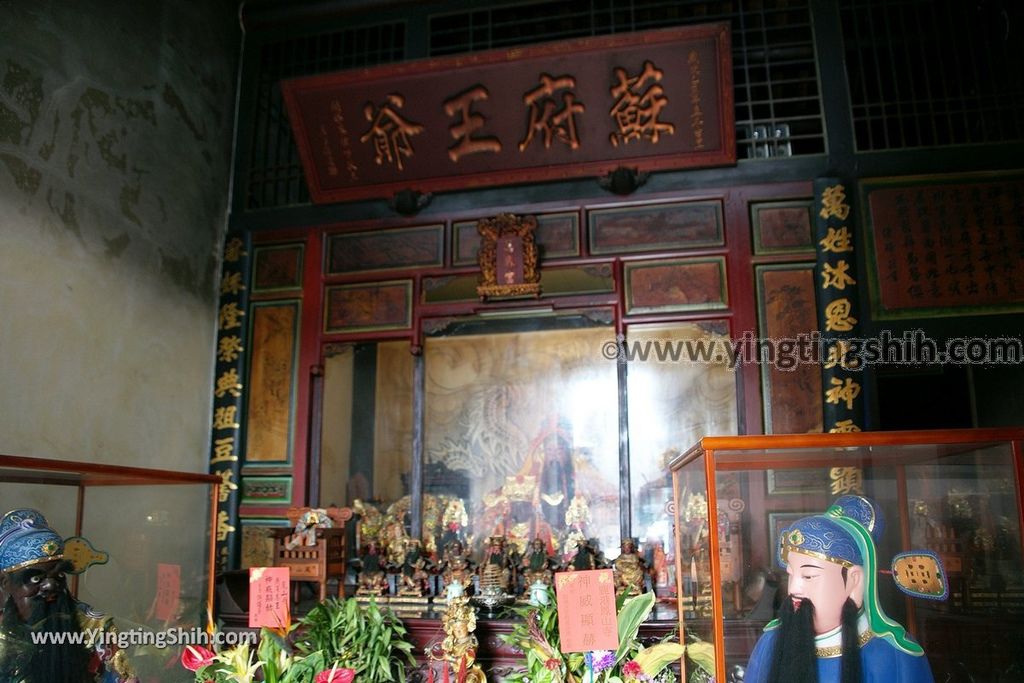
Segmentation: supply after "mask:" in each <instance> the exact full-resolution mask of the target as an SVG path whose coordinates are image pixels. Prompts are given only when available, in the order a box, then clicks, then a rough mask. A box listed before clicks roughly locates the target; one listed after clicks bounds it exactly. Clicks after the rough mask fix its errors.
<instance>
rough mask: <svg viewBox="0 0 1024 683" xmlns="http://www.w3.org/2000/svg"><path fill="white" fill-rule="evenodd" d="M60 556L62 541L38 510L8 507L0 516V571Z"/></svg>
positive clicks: (61, 555) (62, 548)
mask: <svg viewBox="0 0 1024 683" xmlns="http://www.w3.org/2000/svg"><path fill="white" fill-rule="evenodd" d="M63 557H64V541H63V540H61V537H60V535H59V534H57V532H56V531H54V530H53V529H51V528H50V526H49V525H48V524H47V523H46V518H45V517H43V515H42V513H40V512H39V511H38V510H33V509H31V508H21V509H18V510H12V511H11V512H8V513H7V514H6V515H4V516H3V519H0V571H3V572H11V571H15V570H17V569H21V568H23V567H28V566H30V565H33V564H38V563H40V562H49V561H50V560H59V559H62V558H63Z"/></svg>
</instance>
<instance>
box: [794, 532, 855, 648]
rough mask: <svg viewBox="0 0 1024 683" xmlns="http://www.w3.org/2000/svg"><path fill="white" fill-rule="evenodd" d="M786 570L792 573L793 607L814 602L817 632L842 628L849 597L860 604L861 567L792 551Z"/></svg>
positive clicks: (815, 628)
mask: <svg viewBox="0 0 1024 683" xmlns="http://www.w3.org/2000/svg"><path fill="white" fill-rule="evenodd" d="M786 560H787V563H786V573H787V574H788V575H789V597H790V599H791V600H793V607H794V608H796V607H799V606H800V602H801V601H802V600H808V601H810V603H811V604H812V605H814V631H815V633H818V634H822V633H828V632H829V631H831V630H833V629H836V628H838V627H839V624H840V622H841V621H842V613H843V604H845V603H846V599H847V598H853V601H854V602H855V603H856V604H857V606H858V607H859V606H860V597H861V591H860V590H859V588H860V585H861V583H860V579H861V576H862V570H861V569H860V567H851V568H849V569H847V573H846V577H845V579H844V577H843V567H842V565H840V564H836V563H835V562H829V561H828V560H823V559H821V558H818V557H813V556H811V555H804V554H803V553H798V552H796V551H794V550H790V551H789V554H788V556H787V558H786Z"/></svg>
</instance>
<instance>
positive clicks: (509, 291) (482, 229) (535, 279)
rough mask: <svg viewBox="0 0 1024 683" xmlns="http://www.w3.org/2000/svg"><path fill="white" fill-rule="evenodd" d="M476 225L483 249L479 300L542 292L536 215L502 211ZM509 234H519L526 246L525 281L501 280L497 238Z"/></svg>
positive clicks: (480, 261)
mask: <svg viewBox="0 0 1024 683" xmlns="http://www.w3.org/2000/svg"><path fill="white" fill-rule="evenodd" d="M476 229H477V232H479V233H480V251H478V252H477V261H478V263H479V264H480V280H479V282H480V284H479V285H477V288H476V293H477V295H478V296H479V297H480V300H481V301H486V300H487V299H488V298H499V297H519V296H540V271H539V270H538V269H537V243H536V241H535V239H534V231H536V229H537V219H536V217H534V216H516V215H514V214H511V213H502V214H498V215H497V216H495V217H494V218H483V219H481V220H480V221H479V222H477V225H476ZM508 235H515V236H517V237H519V238H520V240H522V246H523V281H522V282H516V283H513V284H506V283H501V282H498V240H499V239H500V238H501V237H505V236H508Z"/></svg>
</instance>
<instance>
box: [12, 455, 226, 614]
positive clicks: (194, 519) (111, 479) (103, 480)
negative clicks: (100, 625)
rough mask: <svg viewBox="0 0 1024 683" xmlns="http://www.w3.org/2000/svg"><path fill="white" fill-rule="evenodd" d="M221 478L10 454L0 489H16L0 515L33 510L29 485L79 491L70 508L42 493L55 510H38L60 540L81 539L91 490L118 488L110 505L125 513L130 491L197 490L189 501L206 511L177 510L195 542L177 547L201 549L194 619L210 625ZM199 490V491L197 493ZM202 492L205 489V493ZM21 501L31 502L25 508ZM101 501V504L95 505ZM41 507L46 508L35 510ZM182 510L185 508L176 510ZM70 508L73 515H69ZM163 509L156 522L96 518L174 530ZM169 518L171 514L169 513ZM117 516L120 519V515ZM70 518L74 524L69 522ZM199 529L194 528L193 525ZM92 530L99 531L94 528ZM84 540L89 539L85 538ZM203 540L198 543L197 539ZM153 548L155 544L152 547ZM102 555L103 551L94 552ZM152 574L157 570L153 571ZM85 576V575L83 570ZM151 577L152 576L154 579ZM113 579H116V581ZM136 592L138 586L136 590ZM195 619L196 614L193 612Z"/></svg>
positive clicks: (134, 548)
mask: <svg viewBox="0 0 1024 683" xmlns="http://www.w3.org/2000/svg"><path fill="white" fill-rule="evenodd" d="M220 484H221V478H220V477H219V476H216V475H213V474H204V473H199V472H180V471H174V470H161V469H149V468H142V467H125V466H119V465H106V464H100V463H87V462H76V461H71V460H59V459H47V458H32V457H24V456H13V455H0V487H2V486H4V485H17V489H12V493H11V494H7V495H4V496H3V498H4V502H5V509H4V510H2V511H0V514H2V513H5V512H7V511H8V510H10V509H14V508H17V507H32V506H35V505H37V504H36V503H35V499H36V498H37V496H35V495H33V493H31V492H30V490H29V489H26V488H25V487H26V485H30V486H41V487H74V488H75V489H77V491H76V495H75V498H74V503H71V501H69V500H68V499H67V498H65V497H63V496H61V495H57V496H50V497H47V496H46V493H40V494H39V496H41V497H42V500H51V501H53V502H54V504H55V505H54V506H46V507H50V508H51V509H40V512H42V513H43V515H44V516H46V517H47V520H48V522H49V523H50V524H51V525H52V526H53V527H54V530H55V531H57V532H58V533H59V534H60V535H61V536H62V537H65V538H67V537H70V536H80V535H82V533H83V523H84V522H85V521H86V520H87V519H88V512H87V510H88V508H87V506H86V493H87V491H90V490H95V489H100V488H105V487H117V488H118V489H119V490H120V491H121V492H122V496H121V498H120V499H119V501H120V503H112V504H113V505H115V506H119V507H120V509H121V510H122V511H124V512H125V513H127V511H128V509H129V508H130V501H127V499H128V498H129V497H130V494H128V495H126V494H125V492H126V491H128V490H129V489H130V488H131V487H146V488H148V487H154V486H160V487H165V486H178V487H187V488H189V489H190V490H193V489H194V490H195V492H194V493H192V494H191V495H192V496H193V497H192V500H195V501H198V500H199V499H200V498H202V499H205V500H206V501H208V508H207V509H206V510H202V509H201V508H198V507H195V506H191V507H189V508H187V509H179V510H178V512H180V513H181V514H182V515H183V516H187V517H188V519H187V520H184V521H185V525H184V528H185V533H186V534H194V537H195V539H196V540H195V542H194V543H193V542H192V541H191V540H190V538H188V537H184V538H182V536H181V535H177V534H176V535H177V537H178V538H179V539H180V541H179V542H180V543H183V544H187V545H189V546H193V545H196V546H198V545H199V544H202V547H201V548H197V549H196V553H195V554H196V555H197V556H198V555H201V556H202V557H203V559H202V566H201V567H200V566H194V567H192V568H191V569H193V570H194V571H196V572H201V582H202V587H201V601H202V602H201V605H200V608H199V609H198V610H197V612H198V615H197V618H198V619H199V620H200V621H203V620H209V619H212V617H213V608H214V578H215V576H214V574H215V563H216V551H215V544H216V538H217V502H218V496H219V492H220ZM197 487H201V488H197ZM202 489H207V491H205V492H203V491H202ZM0 490H2V489H0ZM61 490H63V489H62V488H57V489H54V493H58V494H59V492H60V491H61ZM12 497H16V499H17V504H12V502H11V498H12ZM138 500H140V501H147V500H148V501H153V500H154V496H153V493H152V492H150V494H149V496H139V497H138ZM25 501H29V503H28V504H26V503H25ZM97 502H100V501H97ZM106 502H107V501H103V504H100V505H97V506H96V507H100V508H103V507H105V506H106V505H105V504H106ZM56 506H59V507H60V508H61V510H59V511H56V512H55V511H54V510H53V509H52V507H56ZM38 507H40V508H42V507H44V506H42V505H39V506H38ZM180 507H184V506H180ZM70 509H73V512H72V513H69V510H70ZM166 512H167V511H165V510H154V511H153V514H152V515H151V516H152V517H156V519H148V518H147V519H127V520H125V519H120V518H118V519H116V520H115V518H114V517H112V516H109V515H107V516H104V515H103V514H102V512H101V514H100V518H101V519H103V520H104V521H103V522H101V523H100V525H108V524H113V523H114V522H115V521H116V522H117V523H119V524H120V523H125V522H127V523H129V524H136V525H142V524H145V523H146V522H153V523H155V524H157V525H162V526H163V528H165V529H170V530H172V531H175V529H174V525H173V523H169V522H168V520H166V519H160V517H161V515H162V514H165V513H166ZM172 514H173V512H172ZM118 517H124V515H120V514H119V515H118ZM72 519H73V522H72ZM69 522H71V526H72V527H73V528H67V527H68V523H69ZM193 524H194V525H201V526H194V525H193ZM96 528H100V527H99V526H97V527H96ZM86 536H87V537H88V536H89V534H88V533H87V534H86ZM200 539H201V540H200ZM131 543H132V541H131V539H125V546H126V549H129V546H131ZM154 545H155V544H154ZM98 549H99V550H103V548H98ZM130 549H131V550H132V552H133V553H135V554H138V552H139V548H138V546H131V547H130ZM117 559H118V558H116V557H114V556H113V554H112V553H111V561H115V560H117ZM175 559H177V560H178V561H182V562H184V561H185V560H184V559H180V556H179V557H176V558H175ZM151 569H153V570H154V571H156V569H157V568H156V566H155V565H154V567H151ZM87 571H88V570H87ZM154 578H155V574H154ZM79 579H80V576H73V577H72V580H71V591H72V593H73V594H74V595H76V596H78V589H79ZM116 580H117V578H116V577H115V581H116ZM186 580H187V579H186V576H185V572H182V576H181V581H182V586H183V587H184V585H185V581H186ZM125 588H126V586H125V585H124V584H123V583H121V584H120V589H121V590H122V591H124V589H125ZM136 588H137V587H136ZM132 592H133V590H128V591H125V592H124V593H122V595H127V594H129V593H132ZM93 606H94V607H96V608H98V609H101V610H107V611H109V612H110V613H111V614H112V616H116V615H117V610H118V608H119V606H118V605H114V604H97V605H93ZM193 614H195V612H194V613H193ZM208 625H209V624H207V623H200V624H198V626H200V627H202V628H206V627H207V626H208Z"/></svg>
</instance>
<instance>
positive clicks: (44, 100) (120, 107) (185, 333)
mask: <svg viewBox="0 0 1024 683" xmlns="http://www.w3.org/2000/svg"><path fill="white" fill-rule="evenodd" d="M240 41H241V30H240V28H239V24H238V20H237V2H216V1H212V0H179V1H177V2H158V1H156V0H146V1H145V2H138V1H137V0H136V1H133V0H120V1H114V2H100V1H98V0H83V1H81V2H78V1H76V2H62V1H60V0H32V1H31V2H26V1H25V0H0V453H4V454H15V455H30V456H40V457H60V458H70V459H76V460H89V461H97V462H108V463H118V464H132V465H141V466H154V467H170V468H175V469H187V470H197V471H198V470H204V469H205V468H206V461H207V460H208V457H209V456H208V448H209V446H208V444H209V425H210V406H211V390H212V379H213V374H212V373H213V350H214V338H215V332H216V330H215V318H216V308H217V295H218V293H217V285H218V282H217V279H218V272H219V267H220V264H219V258H220V251H221V245H222V242H223V234H224V229H225V212H226V207H227V197H228V179H229V169H230V162H231V159H230V156H231V139H232V125H233V109H234V96H235V78H236V66H237V61H238V50H239V45H240Z"/></svg>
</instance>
